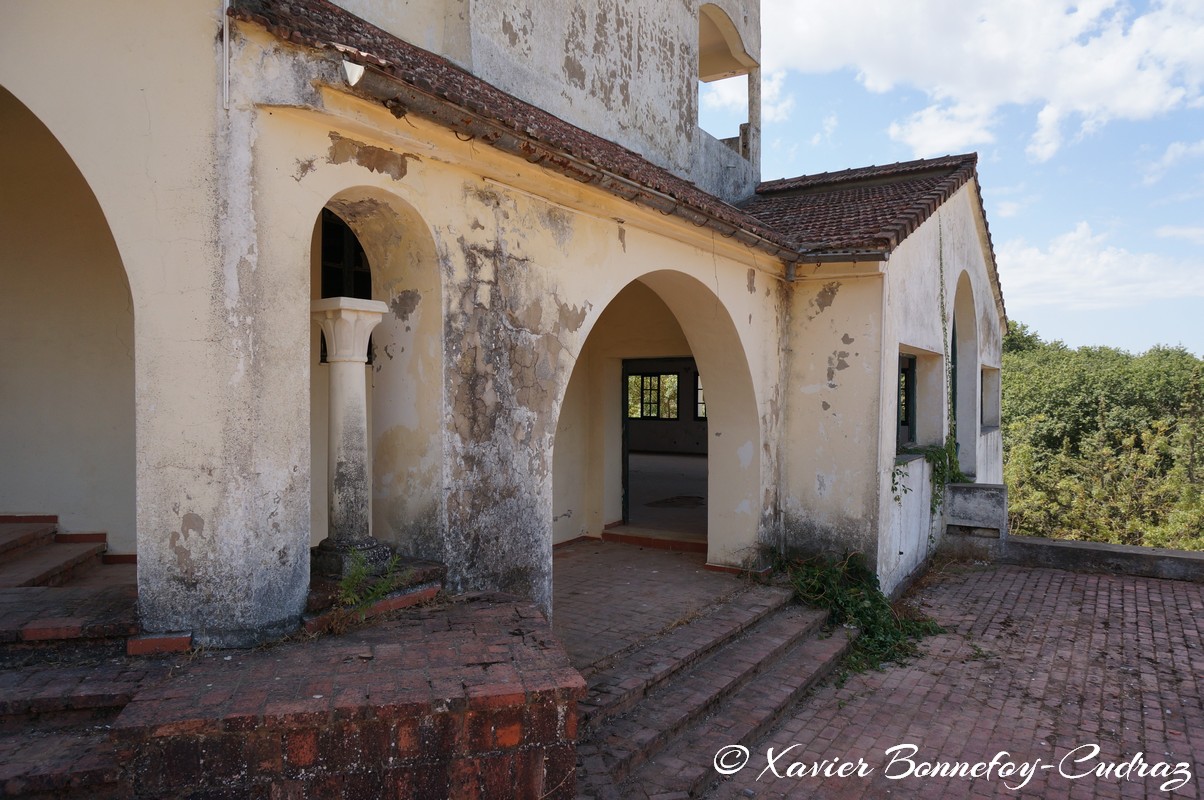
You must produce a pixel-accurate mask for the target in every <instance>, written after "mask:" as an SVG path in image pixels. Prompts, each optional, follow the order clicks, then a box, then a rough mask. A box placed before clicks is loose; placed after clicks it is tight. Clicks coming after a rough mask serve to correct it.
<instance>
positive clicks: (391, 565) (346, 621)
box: [329, 552, 409, 633]
mask: <svg viewBox="0 0 1204 800" xmlns="http://www.w3.org/2000/svg"><path fill="white" fill-rule="evenodd" d="M400 564H401V556H398V555H394V556H393V557H392V558H390V559H389V561H388V562H387V563H386V564H385V567H384V569H383V570H380V569H374V568H373V567H372V565H371V564H369V563H368V561H367V559H365V558H364V556H363V554H362V553H359V552H353V553H352V554H351V559H350V564H349V565H348V568H347V574H346V575H344V576H343V577H342V578H341V579H340V580H339V584H338V588H337V590H336V592H335V606H334V608H333V609H331V622H330V626H329V629H330V631H331V632H332V633H340V632H342V631H345V630H347V628H349V627H350V626H351V625H353V624H354V623H357V622H363V621H364V618H365V617H366V616H367V614H368V609H370V608H371V607H372V606H373V605H374V604H375V603H377V602H378V601H380V600H383V599H384V598H385V597H386V596H388V594H389V593H390V592H392V591H393V590H394V589H396V588H397V587H398V586H399V585H400V584H401V583H403V582H404V581H405V580H406V578H407V576H408V575H409V571H408V570H406V571H405V572H400V571H399V570H398V567H399V566H400Z"/></svg>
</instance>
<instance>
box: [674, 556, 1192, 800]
mask: <svg viewBox="0 0 1204 800" xmlns="http://www.w3.org/2000/svg"><path fill="white" fill-rule="evenodd" d="M917 598H918V600H919V602H920V603H921V604H922V606H923V607H924V610H925V611H927V612H928V613H929V614H931V615H932V616H933V617H934V618H936V619H937V620H938V621H939V622H940V623H941V624H943V625H944V626H946V628H947V632H946V633H944V634H942V635H938V636H934V637H931V638H929V639H927V640H925V642H924V644H923V646H922V649H923V653H924V655H923V656H922V657H920V658H917V659H915V660H914V661H913V662H911V663H910V664H908V665H906V666H893V667H891V668H889V669H887V670H886V671H883V672H872V673H867V674H863V675H854V676H852V677H850V678H849V680H848V682H847V683H845V685H844V686H843V687H838V686H836V685H835V684H834V683H829V684H828V685H826V686H824V687H822V688H821V689H819V690H818V691H816V692H815V693H814V694H813V695H812V696H811V697H809V698H808V699H807V700H805V701H804V702H803V703H802V704H800V705H799V706H798V707H796V709H795V710H794V712H793V713H791V714H790V715H788V716H787V718H786V719H785V721H784V722H783V723H782V724H781V725H779V727H778V728H777V729H776V730H775V731H774V732H773V733H771V734H770V735H769V736H768V737H767V738H766V739H765V740H764V741H763V742H762V743H760V744H758V745H755V746H753V747H751V748H749V749H750V760H749V763H748V766H746V767H745V768H744V769H743V770H741V771H740V772H738V773H737V774H736V775H735V776H733V777H732V778H731V779H729V780H728V781H727V782H726V783H723V784H721V785H720V786H719V787H718V789H716V790H715V791H714V792H713V793H712V796H713V797H715V798H724V799H726V798H747V797H755V798H779V797H799V798H801V797H814V798H821V799H824V798H887V797H888V798H926V799H927V798H944V797H969V798H994V797H1033V798H1038V797H1039V798H1129V797H1135V798H1139V797H1177V798H1189V797H1195V798H1198V797H1201V796H1202V791H1201V785H1200V773H1201V772H1202V771H1204V702H1202V698H1204V586H1201V585H1199V584H1192V583H1184V582H1177V581H1163V580H1156V579H1150V578H1133V577H1125V576H1106V575H1084V574H1073V573H1067V572H1059V571H1055V570H1042V569H1024V568H1019V567H998V568H982V569H963V570H961V571H953V568H950V570H949V571H947V572H946V573H944V574H942V575H940V576H938V577H937V578H936V579H935V580H934V581H933V582H931V583H930V584H929V585H928V586H927V588H925V589H923V590H922V591H921V592H919V594H918V595H917ZM903 744H913V745H915V746H916V747H918V748H919V749H918V752H917V753H916V755H915V756H914V759H913V760H914V761H915V762H921V761H924V760H927V761H942V762H968V763H976V762H989V761H990V760H991V759H992V757H993V756H995V755H996V754H997V753H999V752H1000V751H1007V753H1009V754H1010V758H1011V759H1012V760H1014V761H1017V762H1018V761H1029V762H1031V761H1034V760H1037V759H1039V760H1040V761H1041V765H1053V766H1052V767H1051V768H1050V769H1038V770H1036V771H1035V774H1034V776H1033V777H1032V779H1031V780H1030V782H1029V783H1028V784H1027V785H1026V786H1024V787H1023V788H1022V789H1019V790H1016V791H1013V790H1011V789H1009V788H1008V787H1007V785H1006V784H1005V782H1004V781H1001V780H1000V779H999V778H998V777H997V776H996V777H993V778H992V779H991V780H987V779H985V778H982V777H980V778H977V779H973V778H950V777H945V778H941V777H925V778H921V777H916V776H915V775H912V776H910V777H904V778H899V779H896V780H891V779H888V777H887V773H888V766H887V765H888V762H889V760H890V756H888V755H887V754H886V751H887V749H888V748H890V747H894V746H896V745H903ZM1089 745H1098V746H1099V747H1100V751H1099V754H1098V756H1097V757H1095V758H1094V759H1090V760H1087V761H1085V762H1083V764H1081V765H1074V764H1071V763H1070V762H1069V761H1068V762H1065V764H1064V766H1065V771H1066V772H1072V771H1074V770H1077V771H1078V772H1086V771H1089V770H1090V769H1091V768H1093V767H1096V766H1099V765H1102V764H1123V763H1126V762H1131V760H1132V759H1133V758H1134V756H1136V755H1137V754H1138V753H1141V754H1142V758H1143V759H1144V761H1145V762H1146V763H1147V764H1158V763H1166V764H1169V765H1171V768H1172V769H1179V770H1180V771H1181V772H1182V771H1184V770H1185V771H1186V772H1189V773H1190V780H1187V781H1186V782H1185V783H1183V785H1182V786H1179V787H1177V788H1176V789H1175V791H1174V792H1173V793H1171V792H1169V791H1163V790H1161V789H1160V785H1161V784H1162V783H1163V782H1164V781H1165V780H1168V778H1162V779H1155V778H1152V777H1146V778H1144V779H1142V778H1140V777H1137V776H1134V777H1133V778H1131V779H1127V780H1126V779H1121V778H1118V777H1116V776H1115V775H1113V776H1109V777H1097V776H1094V775H1089V776H1087V777H1082V778H1079V779H1075V780H1071V779H1069V778H1066V777H1063V776H1062V775H1061V774H1059V772H1060V766H1059V764H1060V762H1061V760H1062V759H1063V758H1065V757H1066V756H1067V754H1068V753H1070V752H1071V751H1072V750H1074V749H1075V748H1078V747H1084V748H1086V747H1088V746H1089ZM791 746H795V747H794V749H793V750H791V751H790V752H789V754H788V755H786V756H785V757H782V758H781V760H780V761H779V762H777V766H778V772H781V773H783V774H785V773H786V771H787V765H788V764H789V763H791V762H799V763H801V764H807V765H809V764H815V763H816V762H821V761H822V760H823V759H839V761H840V763H850V762H851V763H852V764H853V765H857V763H858V759H863V760H864V763H865V764H866V765H867V766H868V767H869V768H872V770H873V772H872V773H870V774H868V775H866V776H864V777H857V776H855V775H854V776H849V777H843V778H842V777H826V778H825V777H782V778H777V777H775V776H774V775H773V773H772V772H767V773H765V774H764V776H763V777H761V779H760V780H757V776H758V774H759V773H761V772H762V770H763V769H764V768H765V767H766V765H767V758H766V757H767V749H768V748H770V747H772V748H774V751H775V753H777V754H781V753H782V751H784V750H785V749H786V748H789V747H791ZM1079 753H1080V754H1082V755H1088V753H1087V752H1086V750H1083V751H1079ZM902 754H903V753H900V755H902ZM714 756H715V754H714V753H698V754H697V757H698V758H699V759H702V760H706V761H707V762H712V761H713V758H714ZM1175 765H1184V766H1183V767H1178V766H1175ZM907 768H908V767H907V764H906V763H905V762H902V761H900V762H899V763H898V764H897V765H896V766H894V767H892V768H890V769H889V772H890V774H892V775H900V774H902V773H903V772H905V771H906V770H907ZM1011 782H1012V783H1015V780H1013V781H1011Z"/></svg>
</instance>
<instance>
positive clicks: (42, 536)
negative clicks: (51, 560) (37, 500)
mask: <svg viewBox="0 0 1204 800" xmlns="http://www.w3.org/2000/svg"><path fill="white" fill-rule="evenodd" d="M57 527H58V526H57V525H55V524H54V523H53V522H0V559H2V560H4V561H8V560H10V559H12V558H15V557H16V556H19V555H21V554H22V553H26V552H29V551H30V550H36V549H37V548H39V547H45V546H46V545H48V544H50V543H51V542H53V541H54V532H55V529H56V528H57Z"/></svg>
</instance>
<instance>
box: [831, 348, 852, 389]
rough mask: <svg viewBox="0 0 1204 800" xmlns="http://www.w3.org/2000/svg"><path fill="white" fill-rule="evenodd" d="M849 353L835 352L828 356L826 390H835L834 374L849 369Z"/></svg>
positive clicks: (844, 351)
mask: <svg viewBox="0 0 1204 800" xmlns="http://www.w3.org/2000/svg"><path fill="white" fill-rule="evenodd" d="M848 357H849V351H847V350H837V351H836V352H834V353H832V355H830V356H828V388H829V389H835V388H836V373H837V372H840V371H841V370H846V369H848V368H849V362H848V360H847V359H848Z"/></svg>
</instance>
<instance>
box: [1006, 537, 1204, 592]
mask: <svg viewBox="0 0 1204 800" xmlns="http://www.w3.org/2000/svg"><path fill="white" fill-rule="evenodd" d="M999 561H1000V562H1001V563H1004V564H1016V565H1019V566H1023V567H1050V568H1052V569H1063V570H1068V571H1071V572H1106V573H1111V574H1116V575H1136V576H1139V577H1143V578H1165V579H1168V580H1176V581H1194V582H1196V583H1204V553H1201V552H1194V551H1189V550H1164V549H1161V548H1155V547H1131V546H1128V545H1118V544H1101V543H1099V542H1073V541H1063V540H1059V539H1041V538H1038V537H1035V536H1009V537H1008V538H1007V544H1006V546H1005V547H1004V548H1003V553H1002V555H1001V556H1000V558H999Z"/></svg>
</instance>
